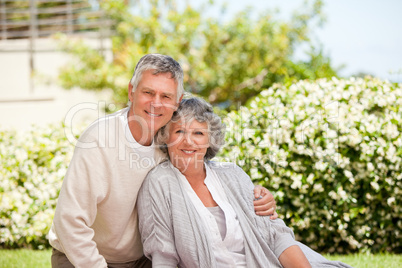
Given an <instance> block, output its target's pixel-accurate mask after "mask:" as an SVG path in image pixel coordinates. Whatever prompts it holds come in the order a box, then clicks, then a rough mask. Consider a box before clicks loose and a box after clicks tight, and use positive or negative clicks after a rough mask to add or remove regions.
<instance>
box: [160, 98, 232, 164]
mask: <svg viewBox="0 0 402 268" xmlns="http://www.w3.org/2000/svg"><path fill="white" fill-rule="evenodd" d="M194 119H195V120H197V121H198V122H200V123H203V122H206V123H207V124H208V135H209V148H208V149H207V152H206V154H205V156H204V159H205V160H210V159H212V158H214V157H215V155H216V154H217V153H218V151H219V149H220V148H221V147H222V145H223V144H224V142H225V125H224V124H223V123H222V120H221V118H220V117H219V116H218V115H217V114H215V113H214V110H213V108H212V106H211V104H209V103H208V102H206V101H205V100H203V99H201V98H189V99H183V100H182V101H181V102H180V105H179V108H178V109H177V110H176V111H175V112H174V113H173V116H172V120H171V121H170V122H169V123H168V124H167V125H166V126H164V127H162V128H161V129H160V130H159V131H158V132H157V133H156V135H155V143H156V144H157V145H159V147H160V149H161V150H162V151H163V152H165V153H167V149H168V145H167V144H166V142H167V141H168V140H169V128H170V125H171V123H176V122H178V121H180V120H184V122H191V120H194Z"/></svg>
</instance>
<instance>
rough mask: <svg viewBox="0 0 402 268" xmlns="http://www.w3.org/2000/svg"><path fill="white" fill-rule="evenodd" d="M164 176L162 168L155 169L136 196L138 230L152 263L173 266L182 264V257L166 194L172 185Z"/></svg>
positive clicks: (145, 251)
mask: <svg viewBox="0 0 402 268" xmlns="http://www.w3.org/2000/svg"><path fill="white" fill-rule="evenodd" d="M155 171H156V172H155ZM164 175H166V174H162V173H161V170H158V169H156V170H153V171H151V172H149V173H148V176H147V177H146V179H145V181H144V183H143V184H142V187H141V190H140V192H139V195H138V199H137V205H138V215H139V229H140V233H141V239H142V243H143V248H144V254H145V256H146V257H148V258H149V259H151V260H152V266H153V267H173V268H174V267H177V264H178V263H179V256H178V254H177V251H176V246H175V241H174V231H173V227H172V221H171V213H170V206H169V203H168V198H167V197H166V195H165V193H167V192H168V187H169V186H168V184H167V183H166V181H167V179H166V178H163V177H164ZM161 178H162V179H161Z"/></svg>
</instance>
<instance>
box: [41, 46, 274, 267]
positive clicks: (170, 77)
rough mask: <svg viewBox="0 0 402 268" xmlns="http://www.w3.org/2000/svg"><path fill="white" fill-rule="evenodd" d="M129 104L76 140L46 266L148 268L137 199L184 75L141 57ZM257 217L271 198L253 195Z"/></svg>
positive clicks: (158, 157)
mask: <svg viewBox="0 0 402 268" xmlns="http://www.w3.org/2000/svg"><path fill="white" fill-rule="evenodd" d="M128 89H129V90H128V97H129V100H130V102H131V103H130V106H129V107H127V108H125V109H122V110H120V111H118V112H116V113H114V114H111V115H108V116H106V117H104V118H100V119H98V120H97V121H95V122H94V123H92V124H91V125H90V126H89V127H88V128H87V129H86V130H85V131H84V133H83V134H82V135H81V137H80V138H79V141H78V143H77V145H76V148H75V151H74V155H73V158H72V160H71V163H70V165H69V168H68V171H67V174H66V176H65V178H64V181H63V186H62V188H61V191H60V195H59V199H58V204H57V207H56V212H55V216H54V220H53V224H52V228H51V230H50V233H49V242H50V244H51V245H52V247H53V254H52V267H151V262H150V261H149V260H148V259H146V258H145V257H144V256H143V249H142V244H141V237H140V233H139V231H138V214H137V208H136V200H137V194H138V191H139V189H140V187H141V184H142V182H143V180H144V178H145V176H146V175H147V173H148V172H149V171H150V170H151V169H152V168H153V167H155V166H156V165H157V164H158V163H160V162H161V161H162V160H164V159H165V158H166V155H165V154H164V153H162V152H161V151H159V149H157V148H156V147H155V146H154V145H153V138H154V135H155V133H156V132H157V131H158V130H159V129H160V128H161V127H163V126H164V125H166V124H167V123H168V122H169V120H170V119H171V117H172V114H173V112H174V111H175V110H176V109H177V107H178V104H179V103H180V100H181V99H182V97H183V93H184V89H183V71H182V69H181V67H180V65H179V64H178V63H177V62H176V61H175V60H174V59H172V58H171V57H169V56H166V55H160V54H149V55H145V56H144V57H142V58H141V59H140V61H139V62H138V64H137V66H136V68H135V70H134V75H133V77H132V79H131V81H130V84H129V86H128ZM254 191H255V195H256V196H257V197H259V196H263V198H262V199H261V200H258V201H256V202H255V204H254V205H255V209H256V211H258V212H257V214H259V215H270V214H273V213H274V210H275V201H274V200H273V197H272V194H270V193H269V191H268V190H266V189H265V188H262V187H257V188H256V189H255V190H254Z"/></svg>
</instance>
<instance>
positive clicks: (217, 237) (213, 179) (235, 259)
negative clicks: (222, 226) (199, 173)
mask: <svg viewBox="0 0 402 268" xmlns="http://www.w3.org/2000/svg"><path fill="white" fill-rule="evenodd" d="M205 167H206V173H207V176H206V178H205V180H204V183H205V185H206V186H207V188H208V190H209V192H210V193H211V195H212V198H213V199H214V200H215V202H216V203H217V204H218V206H219V207H220V208H221V209H222V210H223V212H224V215H225V220H226V236H225V238H224V239H223V240H222V236H221V233H220V230H219V227H218V224H217V221H216V220H215V217H214V215H212V213H211V212H210V211H209V210H208V209H207V208H206V207H205V206H204V204H203V203H202V201H201V200H200V199H199V197H198V196H197V194H196V193H195V191H194V190H193V188H192V187H191V185H190V183H189V182H188V181H187V179H186V177H185V176H184V175H183V174H181V173H180V171H179V170H178V169H176V168H174V170H175V171H176V173H177V175H178V177H179V179H180V184H181V185H182V187H183V189H184V190H185V192H186V193H187V194H188V196H189V197H190V199H191V201H192V203H193V205H194V206H195V208H196V210H197V212H198V213H199V215H200V217H201V219H202V221H203V223H204V225H205V227H206V230H207V231H208V232H209V238H210V239H211V244H212V248H213V249H214V251H213V252H214V255H215V258H216V261H217V264H218V265H217V266H218V267H246V255H245V250H244V237H243V231H242V230H241V227H240V224H239V221H238V220H237V216H236V214H235V212H234V210H233V208H232V206H231V205H230V204H229V202H228V199H227V197H226V194H225V192H224V190H223V188H222V185H221V183H220V181H219V179H218V177H217V175H216V174H215V172H214V171H213V170H211V169H210V168H209V167H208V166H205Z"/></svg>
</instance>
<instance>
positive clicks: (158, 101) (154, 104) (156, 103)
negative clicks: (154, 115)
mask: <svg viewBox="0 0 402 268" xmlns="http://www.w3.org/2000/svg"><path fill="white" fill-rule="evenodd" d="M151 105H152V107H155V108H157V107H161V106H162V105H163V104H162V100H161V97H160V96H158V95H156V96H155V97H154V98H153V100H152V102H151Z"/></svg>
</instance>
